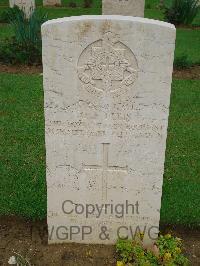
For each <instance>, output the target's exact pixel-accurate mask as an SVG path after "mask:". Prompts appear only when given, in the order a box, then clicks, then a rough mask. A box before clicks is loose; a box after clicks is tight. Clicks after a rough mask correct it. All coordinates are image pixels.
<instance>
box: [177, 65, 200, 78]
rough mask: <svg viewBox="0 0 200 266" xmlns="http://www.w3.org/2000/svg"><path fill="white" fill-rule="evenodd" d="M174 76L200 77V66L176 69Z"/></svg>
mask: <svg viewBox="0 0 200 266" xmlns="http://www.w3.org/2000/svg"><path fill="white" fill-rule="evenodd" d="M173 78H176V79H200V66H198V65H196V66H193V67H190V68H186V69H174V72H173Z"/></svg>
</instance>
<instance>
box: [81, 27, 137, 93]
mask: <svg viewBox="0 0 200 266" xmlns="http://www.w3.org/2000/svg"><path fill="white" fill-rule="evenodd" d="M137 76H138V65H137V60H136V58H135V55H134V54H133V52H132V51H131V50H130V49H129V48H128V47H127V46H126V45H124V44H123V43H121V42H120V41H119V40H118V36H117V35H116V34H113V33H112V32H107V33H105V34H104V35H103V38H102V39H101V40H98V41H96V42H93V43H92V44H90V45H89V46H88V47H87V48H86V49H85V50H84V51H83V52H82V54H81V56H80V58H79V61H78V77H79V79H80V81H81V83H82V84H83V85H84V88H85V89H86V90H88V91H95V90H96V91H98V92H99V93H102V94H103V93H112V92H115V91H118V90H121V89H122V90H124V89H127V88H129V87H130V86H131V85H132V84H133V83H134V82H135V80H136V79H137Z"/></svg>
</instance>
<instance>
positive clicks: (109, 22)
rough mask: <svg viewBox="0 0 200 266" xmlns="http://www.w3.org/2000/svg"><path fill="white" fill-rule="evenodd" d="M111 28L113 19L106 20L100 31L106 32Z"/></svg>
mask: <svg viewBox="0 0 200 266" xmlns="http://www.w3.org/2000/svg"><path fill="white" fill-rule="evenodd" d="M110 28H111V21H108V20H106V21H105V22H103V24H102V25H101V29H100V31H101V32H102V33H103V34H104V33H106V32H107V31H110Z"/></svg>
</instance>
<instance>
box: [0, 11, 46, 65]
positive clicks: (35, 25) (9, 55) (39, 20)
mask: <svg viewBox="0 0 200 266" xmlns="http://www.w3.org/2000/svg"><path fill="white" fill-rule="evenodd" d="M46 20H47V15H46V14H44V13H42V12H41V11H38V10H35V11H34V12H33V14H32V16H31V17H30V19H26V17H25V14H24V13H23V11H21V10H19V9H11V10H10V11H9V22H10V24H11V26H12V28H13V31H14V37H13V38H12V39H7V40H6V41H4V42H2V43H1V44H0V61H1V62H3V63H7V64H8V63H11V64H17V63H20V64H40V63H41V61H42V38H41V25H42V24H43V23H44V22H45V21H46Z"/></svg>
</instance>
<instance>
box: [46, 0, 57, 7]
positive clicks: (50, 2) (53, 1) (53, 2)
mask: <svg viewBox="0 0 200 266" xmlns="http://www.w3.org/2000/svg"><path fill="white" fill-rule="evenodd" d="M43 6H61V0H43Z"/></svg>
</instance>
